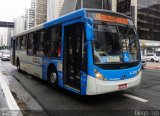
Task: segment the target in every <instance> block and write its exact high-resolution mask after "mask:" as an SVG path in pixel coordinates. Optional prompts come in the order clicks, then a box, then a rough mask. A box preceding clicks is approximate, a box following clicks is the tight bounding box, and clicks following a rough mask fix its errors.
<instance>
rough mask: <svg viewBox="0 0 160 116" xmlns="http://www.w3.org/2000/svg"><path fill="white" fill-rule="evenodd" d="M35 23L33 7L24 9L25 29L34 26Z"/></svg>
mask: <svg viewBox="0 0 160 116" xmlns="http://www.w3.org/2000/svg"><path fill="white" fill-rule="evenodd" d="M34 23H35V10H34V9H26V13H25V29H26V30H27V29H30V28H32V27H34Z"/></svg>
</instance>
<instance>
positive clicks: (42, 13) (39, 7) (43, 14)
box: [35, 0, 47, 26]
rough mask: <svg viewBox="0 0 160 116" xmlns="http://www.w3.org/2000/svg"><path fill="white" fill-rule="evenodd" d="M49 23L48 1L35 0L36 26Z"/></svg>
mask: <svg viewBox="0 0 160 116" xmlns="http://www.w3.org/2000/svg"><path fill="white" fill-rule="evenodd" d="M46 21H47V0H35V26H37V25H39V24H41V23H44V22H46Z"/></svg>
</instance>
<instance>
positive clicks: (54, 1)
mask: <svg viewBox="0 0 160 116" xmlns="http://www.w3.org/2000/svg"><path fill="white" fill-rule="evenodd" d="M63 2H64V0H47V21H50V20H52V19H55V18H58V17H59V16H60V11H61V9H62V6H63Z"/></svg>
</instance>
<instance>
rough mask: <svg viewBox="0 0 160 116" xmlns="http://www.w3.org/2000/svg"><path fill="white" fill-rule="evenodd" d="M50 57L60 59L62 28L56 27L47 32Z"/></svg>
mask: <svg viewBox="0 0 160 116" xmlns="http://www.w3.org/2000/svg"><path fill="white" fill-rule="evenodd" d="M47 35H48V45H49V46H48V53H47V56H49V57H60V53H61V27H58V26H55V27H52V28H50V29H48V30H47Z"/></svg>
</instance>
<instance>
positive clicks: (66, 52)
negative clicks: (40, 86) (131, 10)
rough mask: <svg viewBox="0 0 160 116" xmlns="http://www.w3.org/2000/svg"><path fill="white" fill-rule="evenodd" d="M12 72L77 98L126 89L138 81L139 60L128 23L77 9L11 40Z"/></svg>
mask: <svg viewBox="0 0 160 116" xmlns="http://www.w3.org/2000/svg"><path fill="white" fill-rule="evenodd" d="M11 46H12V48H11V51H12V52H11V62H12V64H13V65H16V66H17V70H18V71H20V70H23V71H25V72H27V73H29V74H32V75H34V76H36V77H39V78H41V79H43V80H46V81H48V82H49V83H50V85H51V86H52V87H54V88H56V87H61V88H65V89H68V90H70V91H72V92H75V93H78V94H80V95H97V94H103V93H109V92H113V91H119V90H124V89H128V88H131V87H134V86H137V85H139V83H140V80H141V59H140V58H141V56H140V46H139V38H138V34H137V31H136V29H135V26H134V23H133V20H132V18H130V17H128V16H125V15H123V14H120V13H115V12H112V11H107V10H97V9H80V10H77V11H74V12H72V13H69V14H67V15H65V16H62V17H60V18H58V19H55V20H52V21H50V22H46V23H44V24H41V25H39V26H37V27H34V28H32V29H30V30H27V31H25V32H22V33H20V34H18V35H15V36H13V38H12V45H11Z"/></svg>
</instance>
